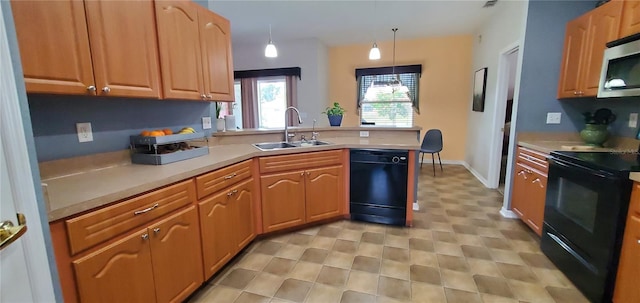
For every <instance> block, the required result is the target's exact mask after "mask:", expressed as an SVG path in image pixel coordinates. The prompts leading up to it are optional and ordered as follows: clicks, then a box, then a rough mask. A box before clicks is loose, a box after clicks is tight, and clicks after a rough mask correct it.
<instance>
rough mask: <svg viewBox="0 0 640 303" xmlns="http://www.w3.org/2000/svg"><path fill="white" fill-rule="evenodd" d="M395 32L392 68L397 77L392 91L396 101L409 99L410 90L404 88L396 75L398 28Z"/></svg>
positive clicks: (392, 82) (392, 84)
mask: <svg viewBox="0 0 640 303" xmlns="http://www.w3.org/2000/svg"><path fill="white" fill-rule="evenodd" d="M391 30H392V31H393V65H392V67H391V73H392V74H393V76H394V77H395V80H392V81H391V91H392V92H393V95H394V99H396V98H397V99H408V100H411V98H409V88H408V87H406V86H404V85H403V84H402V82H401V81H400V79H398V74H396V32H397V31H398V29H397V28H394V29H391Z"/></svg>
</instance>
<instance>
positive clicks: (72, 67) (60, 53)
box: [11, 0, 95, 95]
mask: <svg viewBox="0 0 640 303" xmlns="http://www.w3.org/2000/svg"><path fill="white" fill-rule="evenodd" d="M11 7H12V11H13V19H14V22H15V26H16V33H17V37H18V45H19V47H20V57H21V58H22V71H23V72H24V81H25V84H26V88H27V92H28V93H52V94H78V95H80V94H95V91H94V90H89V89H88V88H89V87H90V86H93V85H95V83H94V81H93V68H92V66H91V52H90V49H89V36H88V34H87V20H86V18H85V13H84V2H83V1H72V0H64V1H63V0H60V1H18V0H14V1H11Z"/></svg>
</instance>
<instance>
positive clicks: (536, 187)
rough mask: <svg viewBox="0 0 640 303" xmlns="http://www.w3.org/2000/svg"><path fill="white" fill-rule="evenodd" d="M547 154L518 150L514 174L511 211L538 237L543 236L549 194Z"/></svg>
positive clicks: (520, 148)
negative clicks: (546, 201) (547, 194)
mask: <svg viewBox="0 0 640 303" xmlns="http://www.w3.org/2000/svg"><path fill="white" fill-rule="evenodd" d="M547 170H548V164H547V162H546V154H542V153H539V152H535V151H532V150H529V149H525V148H522V147H519V148H518V152H517V156H516V163H515V166H514V172H513V190H512V194H511V210H513V212H515V213H516V214H517V215H518V217H520V219H522V221H523V222H524V223H525V224H527V225H528V226H529V227H531V229H533V231H535V232H536V233H537V234H538V235H541V234H542V223H543V221H544V203H545V199H546V193H547Z"/></svg>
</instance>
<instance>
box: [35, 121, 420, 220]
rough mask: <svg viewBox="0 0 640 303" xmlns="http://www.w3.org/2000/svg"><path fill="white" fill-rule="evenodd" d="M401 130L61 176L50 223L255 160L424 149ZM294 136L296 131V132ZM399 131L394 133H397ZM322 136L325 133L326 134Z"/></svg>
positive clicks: (50, 186)
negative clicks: (343, 151)
mask: <svg viewBox="0 0 640 303" xmlns="http://www.w3.org/2000/svg"><path fill="white" fill-rule="evenodd" d="M309 130H310V129H309ZM402 130H409V131H410V133H409V134H406V133H405V134H404V135H403V136H385V137H375V136H372V137H368V138H360V137H340V136H336V137H328V136H325V137H323V136H322V135H321V137H320V138H319V139H320V140H322V141H328V142H330V143H332V144H330V145H323V146H313V147H296V148H290V149H277V150H269V151H261V150H259V149H257V148H255V147H254V146H252V145H251V144H250V143H237V144H223V145H219V144H216V140H215V137H214V138H211V139H213V140H210V142H209V145H210V146H209V154H208V155H205V156H201V157H197V158H193V159H189V160H184V161H179V162H175V163H170V164H166V165H140V164H131V163H130V162H129V163H121V164H118V165H111V166H107V167H104V168H92V169H91V170H88V171H84V172H76V173H70V174H65V175H62V176H49V177H43V178H42V183H43V191H44V194H45V200H46V203H47V211H48V219H49V221H50V222H53V221H56V220H59V219H62V218H65V217H69V216H72V215H76V214H79V213H82V212H85V211H88V210H91V209H95V208H98V207H101V206H104V205H108V204H110V203H113V202H116V201H119V200H122V199H124V198H128V197H131V196H134V195H138V194H142V193H145V192H147V191H151V190H154V189H156V188H158V187H162V186H165V185H169V184H172V183H175V182H178V181H181V180H185V179H188V178H191V177H195V176H197V175H200V174H204V173H207V172H210V171H213V170H216V169H219V168H222V167H225V166H228V165H231V164H235V163H238V162H241V161H244V160H247V159H251V158H253V157H262V156H272V155H283V154H294V153H305V152H315V151H323V150H335V149H348V148H374V149H403V150H418V149H420V141H419V139H418V137H419V136H415V137H414V135H413V131H415V132H416V133H417V134H419V130H420V129H419V128H413V129H402ZM293 131H294V132H295V131H296V129H293ZM320 131H322V129H320ZM389 131H393V130H389ZM397 131H398V130H395V132H397ZM230 133H231V132H227V134H225V135H223V136H226V137H230ZM276 134H277V135H278V136H279V135H281V134H282V132H281V131H280V132H277V133H273V135H276ZM322 134H325V133H324V131H323V133H322ZM252 135H259V134H255V133H254V134H252ZM216 136H219V134H218V135H216ZM258 138H261V137H258ZM250 140H253V142H252V143H258V142H266V141H269V138H268V136H267V137H265V138H262V141H259V140H260V139H258V140H256V138H255V137H253V138H251V139H250Z"/></svg>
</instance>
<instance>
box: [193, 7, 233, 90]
mask: <svg viewBox="0 0 640 303" xmlns="http://www.w3.org/2000/svg"><path fill="white" fill-rule="evenodd" d="M198 23H199V24H200V44H201V48H202V65H203V71H202V72H203V76H204V91H205V94H207V98H208V99H211V100H215V101H234V99H235V94H234V91H233V59H232V56H231V25H230V24H229V20H227V19H225V18H223V17H221V16H219V15H217V14H215V13H213V12H211V11H208V10H206V9H199V10H198Z"/></svg>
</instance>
